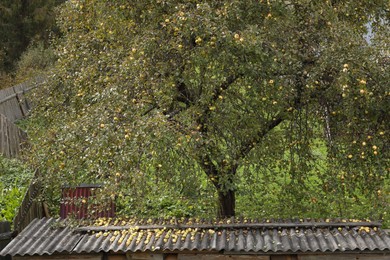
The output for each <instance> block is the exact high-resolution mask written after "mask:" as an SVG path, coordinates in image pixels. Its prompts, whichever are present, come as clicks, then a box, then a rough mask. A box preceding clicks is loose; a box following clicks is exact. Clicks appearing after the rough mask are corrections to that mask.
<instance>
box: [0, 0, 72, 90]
mask: <svg viewBox="0 0 390 260" xmlns="http://www.w3.org/2000/svg"><path fill="white" fill-rule="evenodd" d="M62 2H64V1H63V0H15V1H14V0H4V1H2V2H1V3H0V84H1V86H0V87H5V85H8V84H13V82H12V80H11V78H12V77H13V76H14V74H15V71H16V70H17V68H18V65H17V63H18V61H19V59H20V57H21V55H22V53H23V52H25V51H26V50H27V49H28V47H29V46H30V45H32V46H30V50H31V49H33V48H32V47H33V46H35V45H34V44H37V45H40V44H42V45H43V46H44V47H45V48H47V47H48V45H49V41H50V37H52V36H53V35H54V34H56V33H57V32H56V27H55V12H54V8H55V6H57V5H59V4H60V3H62ZM38 48H39V47H38ZM7 78H8V80H6V79H7Z"/></svg>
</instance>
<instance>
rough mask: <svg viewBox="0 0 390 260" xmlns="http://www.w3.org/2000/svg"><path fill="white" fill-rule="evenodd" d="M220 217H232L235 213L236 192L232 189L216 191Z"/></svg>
mask: <svg viewBox="0 0 390 260" xmlns="http://www.w3.org/2000/svg"><path fill="white" fill-rule="evenodd" d="M218 200H219V212H218V215H219V217H220V218H228V217H234V216H235V215H236V211H235V208H236V194H235V191H233V190H228V191H225V192H222V191H218Z"/></svg>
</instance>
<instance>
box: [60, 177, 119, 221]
mask: <svg viewBox="0 0 390 260" xmlns="http://www.w3.org/2000/svg"><path fill="white" fill-rule="evenodd" d="M100 188H101V185H93V184H92V185H90V184H83V185H80V186H77V187H75V188H74V187H63V188H62V199H61V206H60V217H61V218H67V217H68V216H69V215H71V216H72V217H74V218H76V219H86V218H89V219H93V218H100V217H115V203H114V202H113V201H112V200H111V199H110V200H108V201H107V202H106V203H102V202H101V201H99V203H97V202H96V201H95V199H96V195H97V192H98V191H99V190H100Z"/></svg>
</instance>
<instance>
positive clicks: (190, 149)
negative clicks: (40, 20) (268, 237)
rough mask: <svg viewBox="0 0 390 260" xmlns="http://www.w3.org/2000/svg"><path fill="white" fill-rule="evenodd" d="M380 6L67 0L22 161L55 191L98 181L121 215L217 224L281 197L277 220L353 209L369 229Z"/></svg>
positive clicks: (383, 86) (379, 193) (378, 182)
mask: <svg viewBox="0 0 390 260" xmlns="http://www.w3.org/2000/svg"><path fill="white" fill-rule="evenodd" d="M386 4H387V3H386V1H382V0H376V1H370V2H369V3H368V2H367V1H354V2H353V3H351V2H348V1H315V2H313V1H298V0H297V1H251V0H246V1H235V0H231V1H202V2H201V3H198V1H175V0H172V1H140V2H128V1H115V2H107V1H101V0H91V1H67V2H66V3H65V4H64V5H63V6H62V8H61V14H60V17H59V26H60V29H61V32H62V33H63V35H64V37H63V39H62V40H61V41H60V42H59V44H58V46H57V54H58V57H59V59H58V64H57V67H56V70H55V72H54V73H53V76H52V81H51V82H50V84H48V86H47V88H46V89H43V90H42V92H40V93H37V96H40V97H41V96H45V97H46V98H45V100H44V101H42V100H40V102H41V103H40V107H39V108H38V109H37V111H36V112H35V116H34V117H33V119H32V122H34V123H33V124H31V128H30V129H29V131H30V133H31V135H32V136H33V141H32V151H33V152H31V154H32V155H33V156H31V158H30V159H31V161H32V162H33V163H34V164H35V165H36V166H37V167H40V168H41V169H42V172H45V173H46V175H45V176H44V178H45V179H46V180H50V183H51V184H52V183H53V181H54V183H56V184H58V185H60V184H61V183H71V184H77V183H80V182H86V181H89V182H91V181H96V182H104V183H106V184H107V185H106V189H107V191H108V194H109V195H110V194H111V195H114V194H116V195H119V197H120V198H123V201H125V203H126V205H128V210H130V213H139V214H150V213H151V211H150V210H151V209H152V208H153V207H154V206H155V205H159V206H158V207H160V208H158V209H160V210H161V209H164V210H165V209H167V208H168V209H172V207H173V206H177V207H178V208H180V207H181V206H180V205H183V203H184V204H185V205H186V207H184V208H186V209H187V210H188V209H190V210H188V212H186V211H185V212H183V211H181V212H179V213H180V214H184V215H186V214H187V215H191V214H210V212H211V211H210V208H213V205H215V204H214V202H215V201H217V203H216V205H218V215H219V216H222V217H228V216H234V215H235V214H236V208H238V209H239V214H246V213H248V212H252V213H255V214H257V216H261V215H264V214H265V215H266V214H267V212H263V213H260V212H259V210H260V208H262V206H263V205H264V204H262V203H263V202H264V201H266V198H267V196H272V194H277V196H278V197H277V198H273V200H272V201H273V202H274V203H276V204H274V208H275V209H276V210H275V212H279V216H283V215H286V214H287V215H288V214H297V215H298V214H300V215H303V214H306V215H307V214H310V213H308V212H316V214H317V213H318V214H319V215H323V214H328V216H329V215H331V214H330V213H329V212H333V214H337V215H339V216H342V215H345V214H349V213H350V212H343V209H344V208H345V207H344V205H342V204H343V203H350V202H353V203H355V204H357V205H363V207H366V208H369V209H370V210H368V211H369V212H370V213H372V214H373V216H374V215H375V216H376V217H378V214H377V212H378V211H377V210H378V208H380V207H382V209H384V206H385V207H386V206H388V205H387V204H386V203H387V202H386V196H388V193H386V190H384V187H386V184H385V182H386V180H387V179H388V161H387V160H386V158H388V155H389V150H388V149H389V139H388V137H387V135H386V134H388V131H389V129H388V124H386V122H387V121H388V120H389V118H388V110H389V109H388V108H389V107H388V106H389V100H388V99H389V92H388V87H387V86H388V83H389V75H390V73H388V72H389V62H388V51H386V49H387V48H388V38H386V37H385V36H386V34H388V31H389V30H388V29H389V24H388V22H389V19H388V18H389V13H388V10H387V9H386V8H387V7H386ZM368 23H370V24H371V29H372V31H373V34H372V37H371V43H368V42H367V41H366V39H365V37H364V35H365V34H366V33H367V24H368ZM34 128H35V129H34ZM205 177H207V178H206V179H205ZM51 188H58V187H56V186H55V185H54V187H53V186H52V187H51ZM114 191H115V192H114ZM213 191H215V192H213ZM329 193H330V194H329ZM156 194H158V196H159V198H162V199H160V200H158V199H156V197H155V196H156ZM153 196H154V197H153ZM214 196H215V197H216V199H215V200H214V198H213V197H214ZM167 197H170V198H171V199H177V200H178V201H180V202H177V204H175V203H173V204H172V203H171V202H170V203H171V204H169V203H168V204H169V205H165V204H164V203H165V201H164V198H167ZM153 198H154V199H155V200H153ZM250 198H252V200H250ZM335 199H336V201H337V203H338V204H337V205H335V207H334V208H331V207H330V206H329V205H331V204H332V203H334V201H335ZM373 199H375V205H374V204H372V203H371V204H370V202H369V201H370V200H371V202H372V201H374V200H373ZM236 201H237V202H238V203H239V205H237V207H236ZM329 203H330V204H329ZM359 203H361V204H359ZM367 203H368V204H367ZM172 205H173V206H172ZM190 205H197V208H194V207H193V206H192V208H191V207H190ZM324 205H328V208H330V209H327V210H324V209H323V206H324ZM332 205H333V204H332ZM129 208H130V209H129ZM173 208H174V207H173ZM258 209H259V210H258ZM321 209H322V211H321ZM272 210H274V209H272V208H270V209H269V211H272ZM368 211H365V212H368ZM371 211H372V212H371ZM288 212H290V213H288ZM167 214H169V213H167ZM269 214H270V213H269ZM317 216H318V215H317Z"/></svg>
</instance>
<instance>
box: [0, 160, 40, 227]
mask: <svg viewBox="0 0 390 260" xmlns="http://www.w3.org/2000/svg"><path fill="white" fill-rule="evenodd" d="M32 176H33V172H32V171H31V170H29V169H28V168H27V167H26V166H25V165H24V164H23V163H22V162H20V161H18V160H16V159H7V158H4V157H2V156H0V221H12V219H13V218H14V216H15V214H16V212H17V209H18V207H19V205H20V203H21V202H22V200H23V196H24V193H25V191H26V189H27V188H28V185H29V182H30V180H31V178H32Z"/></svg>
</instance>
